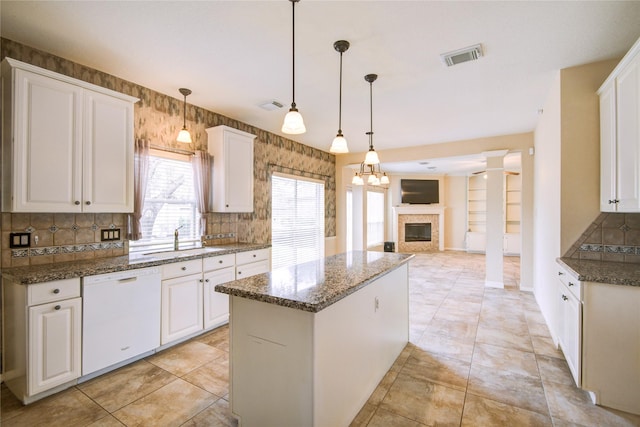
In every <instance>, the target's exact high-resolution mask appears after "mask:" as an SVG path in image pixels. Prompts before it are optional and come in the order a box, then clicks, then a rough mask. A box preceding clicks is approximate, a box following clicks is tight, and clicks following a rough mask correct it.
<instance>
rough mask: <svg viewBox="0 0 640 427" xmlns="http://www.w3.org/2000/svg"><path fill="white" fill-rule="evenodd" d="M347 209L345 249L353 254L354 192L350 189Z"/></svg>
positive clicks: (348, 190)
mask: <svg viewBox="0 0 640 427" xmlns="http://www.w3.org/2000/svg"><path fill="white" fill-rule="evenodd" d="M345 207H346V220H347V227H346V232H345V234H346V242H345V249H346V251H347V252H351V251H352V250H353V190H351V189H350V188H349V189H347V200H346V204H345Z"/></svg>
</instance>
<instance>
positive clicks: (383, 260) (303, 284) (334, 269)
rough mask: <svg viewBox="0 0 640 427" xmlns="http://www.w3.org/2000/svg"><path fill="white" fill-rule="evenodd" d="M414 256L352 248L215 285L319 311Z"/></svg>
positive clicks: (226, 290) (238, 293) (228, 291)
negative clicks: (347, 250) (348, 250)
mask: <svg viewBox="0 0 640 427" xmlns="http://www.w3.org/2000/svg"><path fill="white" fill-rule="evenodd" d="M413 257H414V255H411V254H399V253H392V252H369V251H353V252H345V253H341V254H338V255H333V256H330V257H327V258H322V259H319V260H317V261H310V262H305V263H302V264H298V265H295V266H292V267H282V268H278V269H275V270H273V271H271V272H269V273H264V274H259V275H257V276H253V277H247V278H245V279H240V280H235V281H232V282H228V283H223V284H219V285H216V287H215V290H216V291H218V292H222V293H225V294H229V295H232V296H239V297H243V298H248V299H253V300H258V301H262V302H266V303H270V304H277V305H281V306H284V307H290V308H294V309H298V310H303V311H309V312H314V313H316V312H319V311H320V310H322V309H324V308H326V307H328V306H330V305H331V304H334V303H335V302H337V301H339V300H341V299H342V298H344V297H346V296H347V295H350V294H352V293H354V292H355V291H357V290H358V289H360V288H362V287H364V286H366V285H367V284H369V283H370V282H372V281H373V280H375V279H377V278H379V277H381V276H383V275H385V274H386V273H388V272H389V271H392V270H394V269H395V268H397V267H399V266H400V265H402V264H405V263H407V262H409V260H411V259H412V258H413Z"/></svg>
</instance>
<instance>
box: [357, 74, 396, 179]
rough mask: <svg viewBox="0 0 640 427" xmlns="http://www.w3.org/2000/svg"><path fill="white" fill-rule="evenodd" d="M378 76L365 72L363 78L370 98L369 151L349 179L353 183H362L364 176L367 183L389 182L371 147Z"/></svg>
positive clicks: (376, 154)
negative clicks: (374, 87)
mask: <svg viewBox="0 0 640 427" xmlns="http://www.w3.org/2000/svg"><path fill="white" fill-rule="evenodd" d="M377 78H378V75H377V74H367V75H366V76H364V79H365V80H366V81H367V82H369V99H370V111H369V114H370V116H369V117H370V120H371V128H370V130H369V132H367V135H369V151H367V155H366V156H365V158H364V162H362V163H360V171H359V172H356V174H355V176H354V177H353V179H352V180H351V183H352V184H354V185H364V176H365V175H366V176H368V178H367V184H369V185H386V184H389V177H388V176H387V174H386V173H385V172H382V171H381V170H380V158H379V157H378V153H376V150H374V148H373V82H375V81H376V79H377Z"/></svg>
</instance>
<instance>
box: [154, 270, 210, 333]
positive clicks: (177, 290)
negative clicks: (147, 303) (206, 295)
mask: <svg viewBox="0 0 640 427" xmlns="http://www.w3.org/2000/svg"><path fill="white" fill-rule="evenodd" d="M202 298H203V296H202V260H201V259H197V260H191V261H183V262H175V263H172V264H167V265H164V266H163V267H162V298H161V299H162V302H161V316H160V317H161V326H160V344H161V345H165V344H168V343H171V342H172V341H176V340H178V339H180V338H185V337H188V336H190V335H193V334H195V333H197V332H199V331H201V330H202V329H203V323H202V313H203V299H202Z"/></svg>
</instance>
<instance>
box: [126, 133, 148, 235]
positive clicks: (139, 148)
mask: <svg viewBox="0 0 640 427" xmlns="http://www.w3.org/2000/svg"><path fill="white" fill-rule="evenodd" d="M150 145H151V144H150V143H149V141H148V140H146V139H136V142H135V145H134V163H133V213H132V214H129V215H128V230H129V231H128V233H127V239H129V240H140V239H141V238H142V225H141V224H140V220H141V219H142V210H143V208H144V197H145V194H146V192H147V173H148V170H149V147H150Z"/></svg>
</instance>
